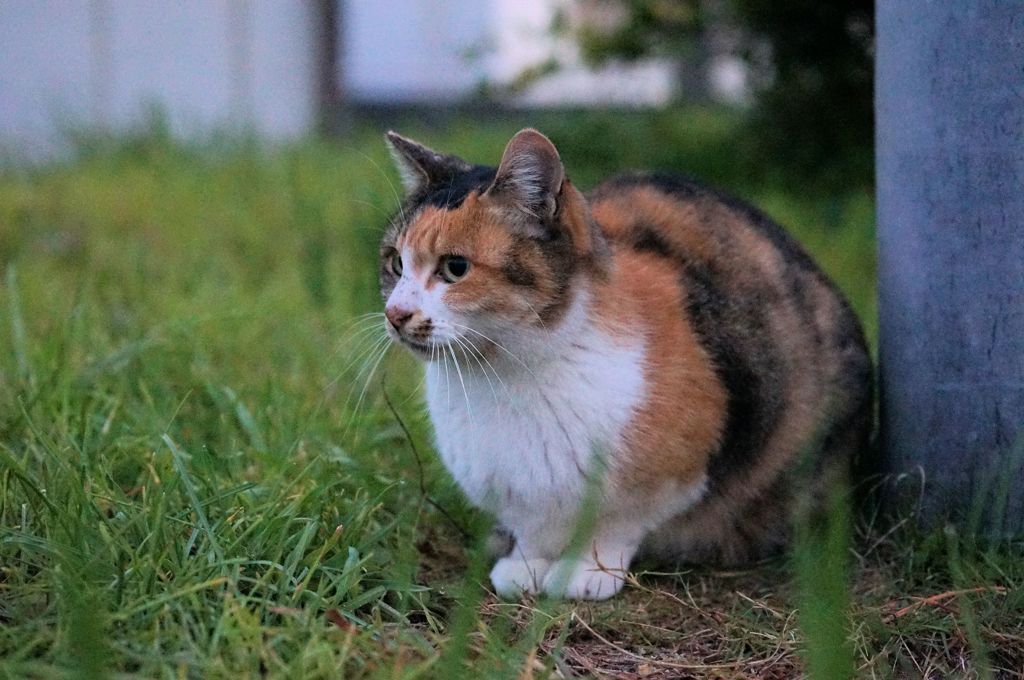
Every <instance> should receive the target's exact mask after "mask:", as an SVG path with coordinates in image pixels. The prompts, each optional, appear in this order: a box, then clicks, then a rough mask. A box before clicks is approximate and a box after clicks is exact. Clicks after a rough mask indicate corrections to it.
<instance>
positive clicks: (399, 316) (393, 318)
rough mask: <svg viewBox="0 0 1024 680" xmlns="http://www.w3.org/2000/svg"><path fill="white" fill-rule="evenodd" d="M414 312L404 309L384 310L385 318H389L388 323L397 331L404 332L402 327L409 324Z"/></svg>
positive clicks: (391, 308) (390, 308)
mask: <svg viewBox="0 0 1024 680" xmlns="http://www.w3.org/2000/svg"><path fill="white" fill-rule="evenodd" d="M412 315H413V312H412V311H410V310H408V309H405V308H403V307H388V308H386V309H385V310H384V316H386V317H387V318H388V323H390V324H391V326H392V327H393V328H394V329H395V330H396V331H400V330H402V326H404V325H405V324H406V323H408V322H409V319H411V318H412Z"/></svg>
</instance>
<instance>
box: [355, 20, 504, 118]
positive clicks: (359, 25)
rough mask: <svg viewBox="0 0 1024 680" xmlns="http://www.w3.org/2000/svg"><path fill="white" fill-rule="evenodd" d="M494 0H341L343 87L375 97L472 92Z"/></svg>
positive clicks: (426, 97)
mask: <svg viewBox="0 0 1024 680" xmlns="http://www.w3.org/2000/svg"><path fill="white" fill-rule="evenodd" d="M493 4H494V0H388V1H384V2H382V1H381V0H343V3H342V5H343V6H342V17H341V23H342V34H341V51H342V55H343V56H342V66H341V70H342V78H343V84H342V91H343V92H344V93H345V96H348V97H352V98H354V99H357V100H364V101H374V102H417V101H433V100H437V99H441V100H442V101H443V100H444V98H446V97H460V96H464V95H466V94H468V93H471V92H472V91H473V90H474V88H476V87H477V86H478V85H479V84H480V83H481V82H482V80H483V78H484V77H485V76H486V75H487V74H486V71H485V69H484V63H483V61H482V59H481V58H480V56H482V55H481V52H483V51H485V50H486V49H487V41H488V38H489V31H488V22H489V16H490V13H491V11H492V5H493Z"/></svg>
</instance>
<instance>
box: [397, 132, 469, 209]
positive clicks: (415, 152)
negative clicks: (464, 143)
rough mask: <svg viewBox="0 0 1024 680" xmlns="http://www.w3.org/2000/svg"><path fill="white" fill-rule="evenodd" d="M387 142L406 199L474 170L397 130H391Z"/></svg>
mask: <svg viewBox="0 0 1024 680" xmlns="http://www.w3.org/2000/svg"><path fill="white" fill-rule="evenodd" d="M384 139H385V141H386V142H387V144H388V148H389V149H390V150H391V157H392V158H393V159H394V160H395V165H396V166H397V167H398V173H399V174H400V175H401V177H402V185H403V186H404V187H405V193H406V195H407V196H414V195H416V194H418V193H420V192H421V191H423V190H424V189H426V188H427V187H429V186H430V185H431V184H438V183H441V182H448V181H450V180H451V178H452V177H453V176H455V175H456V174H458V173H460V172H468V171H469V170H472V169H473V168H472V166H470V164H469V163H467V162H466V161H464V160H462V159H461V158H459V157H457V156H446V155H444V154H440V153H438V152H436V151H434V150H433V149H429V148H427V147H425V146H423V145H422V144H420V143H419V142H415V141H413V140H411V139H409V138H408V137H403V136H402V135H400V134H398V133H397V132H395V131H394V130H388V132H387V134H386V135H384Z"/></svg>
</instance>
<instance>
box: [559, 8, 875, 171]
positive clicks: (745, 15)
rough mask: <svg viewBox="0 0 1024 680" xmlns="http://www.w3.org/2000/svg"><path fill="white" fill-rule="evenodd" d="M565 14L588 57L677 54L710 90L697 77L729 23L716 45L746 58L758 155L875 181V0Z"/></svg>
mask: <svg viewBox="0 0 1024 680" xmlns="http://www.w3.org/2000/svg"><path fill="white" fill-rule="evenodd" d="M571 15H572V16H573V17H574V18H575V21H566V20H565V17H563V20H562V26H561V28H562V29H563V30H565V29H566V28H568V29H569V30H571V32H572V34H573V35H574V37H575V38H576V40H577V42H578V44H579V45H580V48H581V50H582V53H583V55H584V57H585V58H587V59H588V60H590V61H591V62H595V63H600V62H602V61H605V60H607V59H610V58H621V59H626V60H633V59H640V58H643V57H647V56H669V57H674V58H677V59H679V60H680V61H681V62H682V64H683V66H682V68H681V73H682V74H683V77H684V78H685V81H684V82H683V83H681V85H682V87H680V91H681V93H682V94H683V95H685V96H686V97H687V98H691V99H692V98H699V97H702V96H704V95H705V94H706V91H704V90H702V89H701V88H700V87H695V86H693V83H694V81H696V80H704V81H705V82H706V78H705V77H704V76H705V74H706V71H703V70H704V69H705V67H706V63H707V58H708V56H709V54H710V46H709V35H710V34H711V33H714V32H718V33H719V34H721V33H722V32H723V31H724V32H726V33H730V34H731V38H730V39H729V40H726V41H718V44H717V45H715V46H714V47H715V50H716V51H718V50H721V49H723V47H724V48H725V49H729V50H730V51H732V52H733V53H734V54H735V55H736V56H739V57H742V58H743V59H745V61H746V62H747V63H748V65H749V66H750V70H749V72H750V74H751V79H750V80H751V82H750V84H751V87H752V90H753V91H752V94H753V96H754V105H753V107H752V109H751V111H750V118H749V121H750V131H751V133H752V134H751V135H750V138H751V142H752V144H751V150H752V151H753V152H754V156H753V157H754V159H755V160H762V161H763V160H767V159H770V160H771V161H772V164H773V165H781V166H783V167H785V168H786V169H787V170H790V171H793V172H796V173H797V174H798V175H799V176H801V177H803V178H815V179H818V180H824V181H826V182H841V183H843V184H848V183H849V182H854V183H857V184H864V183H871V182H872V181H873V167H874V164H873V144H874V132H873V130H874V112H873V50H874V0H831V1H830V2H820V1H819V0H784V1H782V2H780V1H779V0H579V1H578V2H577V3H575V4H574V6H573V7H572V11H571ZM702 71H703V72H702ZM695 72H696V73H698V77H695V76H694V73H695Z"/></svg>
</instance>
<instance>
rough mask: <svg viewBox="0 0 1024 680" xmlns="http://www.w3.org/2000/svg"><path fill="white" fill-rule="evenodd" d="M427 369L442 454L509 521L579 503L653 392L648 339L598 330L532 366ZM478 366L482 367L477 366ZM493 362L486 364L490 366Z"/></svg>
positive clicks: (470, 489) (480, 501)
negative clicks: (647, 389)
mask: <svg viewBox="0 0 1024 680" xmlns="http://www.w3.org/2000/svg"><path fill="white" fill-rule="evenodd" d="M493 363H494V370H493V371H492V369H491V368H490V367H487V369H486V370H482V369H481V367H480V366H479V365H477V364H475V363H474V362H473V361H472V360H468V359H463V360H461V361H460V364H462V368H461V376H460V375H459V372H458V371H456V369H455V367H454V365H453V364H452V361H451V360H449V361H448V364H447V366H446V365H445V363H444V362H434V363H431V364H429V365H428V367H427V404H428V408H429V410H430V415H431V418H432V420H433V423H434V428H435V433H436V437H437V443H438V447H439V449H440V453H441V457H442V459H443V460H444V462H445V465H446V466H447V467H448V469H449V471H450V472H451V473H452V475H453V476H454V477H455V479H456V481H457V482H458V483H459V485H460V486H461V487H462V489H463V490H464V491H465V493H466V494H467V495H468V496H469V498H470V499H471V500H472V501H473V502H474V503H475V504H477V505H478V506H480V507H484V508H486V509H488V510H490V511H492V512H494V513H496V514H497V515H498V516H499V518H501V519H502V520H503V521H505V522H506V523H511V524H517V523H520V522H521V521H522V520H523V519H524V513H525V514H529V515H532V516H535V517H536V519H538V520H539V519H541V518H542V516H543V515H544V514H547V513H551V512H557V511H558V510H559V509H561V510H569V509H570V508H572V507H574V506H575V505H576V503H577V502H578V501H579V500H580V498H581V497H582V495H583V494H584V493H585V492H586V489H587V484H588V482H587V477H586V475H587V474H588V473H592V472H599V468H598V467H597V466H598V464H599V461H598V460H597V459H595V457H597V456H603V455H614V454H615V452H616V451H617V450H618V448H619V446H620V445H621V438H622V434H623V431H624V430H625V428H626V427H627V425H628V424H629V422H630V420H631V418H632V416H633V413H634V411H635V410H636V409H637V407H638V406H639V405H640V403H641V401H642V399H643V397H644V379H643V377H644V376H643V347H642V344H641V342H640V341H638V340H635V341H632V342H631V343H629V344H623V342H622V341H621V340H618V341H615V340H613V339H612V338H611V337H609V336H608V335H605V334H603V333H601V332H600V331H597V330H595V329H593V328H592V327H591V328H588V329H587V330H586V331H585V332H583V333H580V334H578V335H577V336H576V337H575V338H574V339H573V340H572V341H571V342H566V343H564V345H562V347H561V349H560V350H558V351H556V352H555V353H553V354H552V355H550V356H549V357H547V360H545V361H544V362H542V363H540V364H539V365H530V364H531V362H529V361H526V362H524V363H526V364H528V365H530V366H529V368H526V367H524V366H523V365H522V364H520V363H518V362H516V361H514V360H512V359H510V358H508V357H505V360H502V361H497V362H493ZM468 364H472V368H469V367H468ZM485 367H486V365H485Z"/></svg>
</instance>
